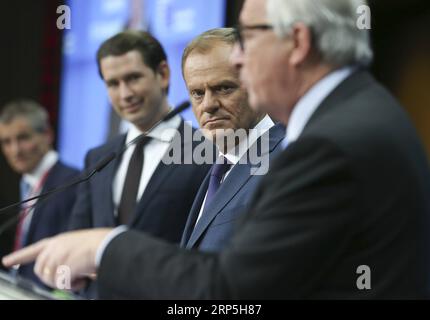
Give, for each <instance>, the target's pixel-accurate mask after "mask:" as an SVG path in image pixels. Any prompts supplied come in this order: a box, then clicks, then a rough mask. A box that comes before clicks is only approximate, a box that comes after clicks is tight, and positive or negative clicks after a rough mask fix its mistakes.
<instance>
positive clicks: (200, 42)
mask: <svg viewBox="0 0 430 320" xmlns="http://www.w3.org/2000/svg"><path fill="white" fill-rule="evenodd" d="M215 42H224V43H227V44H229V45H232V46H233V45H234V43H235V42H236V37H235V32H234V29H233V28H215V29H211V30H208V31H205V32H203V33H202V34H200V35H198V36H197V37H195V38H194V39H193V40H192V41H191V42H190V43H189V44H188V45H187V47H186V48H185V49H184V53H183V54H182V76H183V75H184V65H185V61H186V60H187V58H188V56H189V55H190V53H191V52H192V51H194V50H197V51H198V52H201V53H205V52H207V51H209V50H210V49H212V48H213V47H214V43H215Z"/></svg>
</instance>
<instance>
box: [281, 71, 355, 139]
mask: <svg viewBox="0 0 430 320" xmlns="http://www.w3.org/2000/svg"><path fill="white" fill-rule="evenodd" d="M354 70H355V68H354V67H344V68H341V69H338V70H335V71H332V72H331V73H329V74H328V75H326V76H325V77H324V78H322V79H321V80H320V81H318V82H317V83H316V84H315V85H313V86H312V87H311V88H310V89H309V90H308V91H307V92H306V94H305V95H304V96H302V97H301V98H300V99H299V101H298V102H297V104H296V105H295V106H294V108H293V111H292V113H291V116H290V119H289V121H288V125H287V135H286V138H285V140H284V141H283V144H284V147H285V146H286V145H287V144H289V143H292V142H294V141H296V140H297V139H298V138H299V136H300V134H301V133H302V131H303V129H304V128H305V126H306V124H307V123H308V121H309V119H310V117H311V116H312V115H313V113H314V112H315V111H316V110H317V109H318V107H319V106H320V105H321V103H322V102H323V100H324V99H325V98H326V97H327V96H328V95H329V94H330V93H331V92H332V91H333V90H334V89H335V88H336V87H337V86H338V85H339V84H340V83H341V82H342V81H343V80H345V79H346V78H347V77H348V76H349V75H351V74H352V73H353V72H354Z"/></svg>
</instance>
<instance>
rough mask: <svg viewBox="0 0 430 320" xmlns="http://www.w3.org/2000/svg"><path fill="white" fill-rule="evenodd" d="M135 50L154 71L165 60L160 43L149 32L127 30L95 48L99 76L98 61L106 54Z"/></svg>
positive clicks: (115, 54)
mask: <svg viewBox="0 0 430 320" xmlns="http://www.w3.org/2000/svg"><path fill="white" fill-rule="evenodd" d="M133 50H137V51H138V52H139V53H140V55H141V57H142V61H143V63H144V64H145V65H147V66H148V67H149V68H151V69H152V70H153V71H154V72H156V71H157V68H158V66H159V65H160V63H161V62H162V61H167V55H166V52H165V51H164V49H163V47H162V45H161V43H160V42H159V41H158V40H157V39H155V38H154V37H153V36H152V35H151V34H150V33H149V32H146V31H138V30H127V31H123V32H120V33H118V34H116V35H115V36H113V37H111V38H109V39H107V40H106V41H105V42H103V43H102V44H101V46H100V48H99V49H98V50H97V67H98V70H99V74H100V77H101V78H102V79H103V74H102V72H101V68H100V61H101V60H102V59H103V58H106V57H108V56H121V55H123V54H125V53H127V52H129V51H133Z"/></svg>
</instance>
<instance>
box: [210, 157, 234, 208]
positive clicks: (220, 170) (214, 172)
mask: <svg viewBox="0 0 430 320" xmlns="http://www.w3.org/2000/svg"><path fill="white" fill-rule="evenodd" d="M218 162H220V161H217V163H215V164H214V165H213V166H212V169H211V174H210V178H209V187H208V193H207V195H206V201H205V207H204V210H203V212H204V211H206V209H207V207H208V205H209V203H210V202H211V201H212V199H213V198H214V197H215V194H216V192H217V191H218V189H219V187H220V185H221V180H222V178H223V176H224V175H225V173H226V172H227V171H228V169H230V167H231V163H228V161H227V160H226V159H225V158H224V157H222V163H218Z"/></svg>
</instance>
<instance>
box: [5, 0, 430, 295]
mask: <svg viewBox="0 0 430 320" xmlns="http://www.w3.org/2000/svg"><path fill="white" fill-rule="evenodd" d="M363 4H365V2H364V1H358V0H344V1H338V0H324V1H321V0H301V1H296V0H266V1H264V0H246V1H245V4H244V7H243V9H242V12H241V16H240V23H241V27H240V28H239V29H238V44H237V45H236V47H235V50H234V52H233V55H232V60H233V61H234V63H235V65H236V66H237V67H238V69H240V70H241V77H242V79H243V80H244V82H245V84H246V87H247V88H248V89H249V98H250V102H251V105H252V106H253V107H255V108H258V109H262V110H266V111H268V112H269V114H271V115H274V116H275V117H276V118H278V119H280V120H281V121H282V122H283V123H284V124H286V125H287V134H286V138H285V140H284V141H285V143H284V147H285V150H284V151H283V152H282V153H281V154H280V155H279V157H278V158H277V159H276V160H275V161H274V163H273V165H272V166H271V168H270V172H269V173H268V174H267V175H266V176H265V177H264V178H263V179H262V181H261V184H260V186H259V187H258V189H257V191H256V193H255V196H254V199H253V201H252V203H251V210H250V211H249V212H248V213H247V215H246V219H244V220H243V223H242V224H241V226H240V227H239V228H238V229H237V231H236V233H235V235H234V237H233V238H232V240H231V242H230V244H229V246H227V247H226V248H225V249H224V250H222V251H221V252H220V253H218V254H208V253H201V252H200V253H199V252H194V253H192V254H190V252H189V251H187V250H180V249H177V248H175V247H173V246H171V245H168V244H166V243H164V242H162V241H159V240H157V239H154V238H152V237H150V236H147V235H145V234H139V233H136V232H133V231H127V232H122V233H120V234H117V235H116V236H115V237H114V238H110V239H109V238H106V237H108V235H109V234H112V233H111V232H112V231H110V230H104V229H101V230H94V231H90V232H88V231H82V232H80V233H74V234H67V235H63V236H59V237H55V238H53V239H50V240H47V241H46V242H40V243H38V244H36V245H34V246H32V247H30V248H27V249H24V250H23V251H21V252H19V253H16V254H15V255H12V256H10V257H9V258H8V259H4V262H5V263H6V264H7V265H11V264H14V263H18V262H26V261H31V260H32V259H35V258H36V259H37V264H36V271H37V273H38V274H39V275H41V276H42V278H43V280H44V281H46V283H49V284H53V283H54V281H55V274H54V273H53V271H55V269H56V268H57V267H58V266H59V265H62V264H65V265H69V266H71V267H72V269H74V270H76V272H75V275H74V277H73V278H72V279H73V280H76V279H80V278H81V276H79V274H82V273H88V272H95V271H97V273H98V279H99V285H100V291H101V292H103V294H104V297H105V298H115V297H123V298H127V297H128V298H142V299H144V298H152V299H156V298H159V299H160V298H164V299H166V298H176V299H180V298H195V299H197V298H212V299H220V298H236V299H237V298H242V299H251V298H253V299H256V298H276V299H280V298H284V299H288V298H289V299H306V298H308V299H335V298H336V299H340V298H343V299H353V298H354V299H362V298H367V299H399V298H404V299H405V298H427V299H428V298H429V297H430V294H429V284H430V271H429V270H430V261H429V257H430V250H429V249H430V248H429V243H430V242H429V240H430V239H429V237H430V232H429V215H430V197H429V193H430V171H429V166H428V161H427V158H426V155H425V152H424V149H423V147H422V145H421V143H420V140H419V138H418V136H417V133H416V131H415V129H414V128H413V126H412V124H411V122H410V120H409V118H408V117H407V115H406V114H405V112H404V110H402V107H401V106H400V105H399V104H398V102H397V101H396V100H395V99H394V98H393V96H392V95H391V94H390V93H388V92H387V90H386V89H384V88H383V87H382V86H381V85H380V84H378V82H377V81H376V80H375V79H374V78H373V77H372V76H371V75H370V74H369V73H368V72H367V71H366V70H365V67H366V66H367V65H368V64H369V63H370V61H371V59H372V51H371V49H370V45H369V34H368V30H365V29H363V30H361V29H358V28H357V24H356V19H357V14H356V12H357V9H358V7H359V6H360V5H363ZM82 242H85V243H88V244H87V245H86V246H85V247H82V246H80V245H79V244H80V243H82ZM132 244H133V248H132V250H129V248H130V246H131V245H132ZM65 246H67V248H66V249H65ZM64 251H65V252H66V253H67V256H66V255H65V254H64ZM71 253H72V254H73V256H70V254H71ZM96 253H98V255H97V259H98V260H96V261H95V260H94V259H96ZM46 256H49V258H48V259H46V258H45V257H46ZM69 257H70V258H69Z"/></svg>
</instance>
